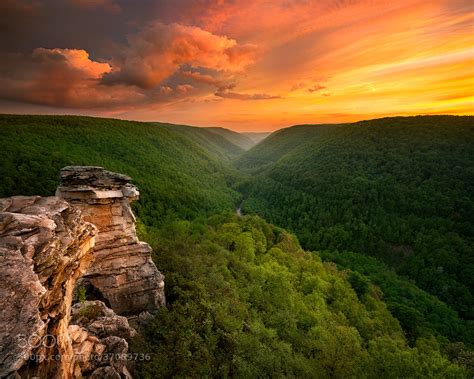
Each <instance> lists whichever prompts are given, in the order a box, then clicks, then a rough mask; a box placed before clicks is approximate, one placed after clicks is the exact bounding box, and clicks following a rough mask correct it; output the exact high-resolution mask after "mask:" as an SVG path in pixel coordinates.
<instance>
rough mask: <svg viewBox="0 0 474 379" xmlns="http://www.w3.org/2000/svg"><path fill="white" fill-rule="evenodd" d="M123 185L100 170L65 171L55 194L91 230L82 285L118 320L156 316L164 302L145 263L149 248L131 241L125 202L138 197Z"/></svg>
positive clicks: (158, 280)
mask: <svg viewBox="0 0 474 379" xmlns="http://www.w3.org/2000/svg"><path fill="white" fill-rule="evenodd" d="M129 182H130V178H129V177H127V176H125V175H122V174H117V173H114V172H110V171H106V170H104V169H103V168H102V167H93V166H68V167H65V168H63V169H62V170H61V184H60V186H59V187H58V189H57V192H56V195H57V196H58V197H61V198H63V199H65V200H67V201H68V202H69V203H71V204H73V205H74V206H75V207H77V208H78V209H80V210H81V212H82V214H83V217H84V219H85V220H86V221H88V222H91V223H93V224H94V225H95V226H97V228H98V230H99V232H98V235H97V237H96V244H95V248H94V252H93V255H94V263H93V264H92V265H91V267H90V268H89V270H88V271H87V273H86V275H85V276H84V281H83V283H82V285H84V286H86V287H92V288H90V291H92V292H93V293H94V295H95V296H96V298H99V299H101V300H103V301H104V302H105V303H106V304H107V305H108V306H110V307H111V308H112V309H113V310H114V311H115V312H116V313H118V314H138V313H140V312H142V311H150V310H151V311H152V310H156V309H157V308H158V307H160V306H161V305H163V304H164V302H165V297H164V281H163V279H164V278H163V275H161V273H160V272H159V271H158V270H157V268H156V266H155V265H154V263H153V261H152V260H151V248H150V246H149V245H148V244H147V243H144V242H141V241H139V240H138V238H137V235H136V230H135V217H134V215H133V213H132V210H131V208H130V202H131V201H134V200H136V199H138V196H139V192H138V190H137V188H136V187H135V186H133V185H131V184H130V183H129Z"/></svg>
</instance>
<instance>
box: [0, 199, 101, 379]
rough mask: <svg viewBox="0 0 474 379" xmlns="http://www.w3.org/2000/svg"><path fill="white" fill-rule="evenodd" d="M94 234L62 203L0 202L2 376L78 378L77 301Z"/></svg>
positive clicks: (0, 355) (45, 200) (52, 200)
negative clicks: (73, 332)
mask: <svg viewBox="0 0 474 379" xmlns="http://www.w3.org/2000/svg"><path fill="white" fill-rule="evenodd" d="M95 234H96V228H95V227H94V226H93V225H92V224H90V223H88V222H85V221H84V220H83V218H82V216H81V214H80V211H79V210H77V209H75V208H73V207H71V206H70V205H69V204H68V203H67V202H66V201H64V200H62V199H58V198H56V197H45V198H42V197H39V196H28V197H24V196H15V197H11V198H6V199H0V265H1V267H2V270H1V275H0V308H1V313H0V328H1V329H0V341H1V343H0V377H6V376H9V375H18V374H19V375H21V376H22V377H35V376H36V377H39V378H55V377H58V378H59V377H66V378H67V377H71V376H72V373H73V370H74V356H73V350H72V344H71V340H70V338H69V333H68V326H69V316H70V309H71V303H72V294H73V289H74V285H75V283H76V280H77V278H79V277H80V276H82V275H83V274H84V272H85V270H86V269H87V268H88V266H89V265H90V263H91V261H92V258H93V256H92V253H91V251H92V248H93V246H94V238H95ZM31 357H34V359H30V358H31Z"/></svg>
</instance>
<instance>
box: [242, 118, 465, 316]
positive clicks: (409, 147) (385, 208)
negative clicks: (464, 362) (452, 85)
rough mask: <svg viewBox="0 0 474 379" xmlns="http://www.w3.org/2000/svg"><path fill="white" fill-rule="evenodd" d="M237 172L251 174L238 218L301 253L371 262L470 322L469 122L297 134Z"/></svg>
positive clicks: (412, 122) (371, 125)
mask: <svg viewBox="0 0 474 379" xmlns="http://www.w3.org/2000/svg"><path fill="white" fill-rule="evenodd" d="M237 166H238V167H239V168H240V169H243V170H244V171H247V172H249V173H253V174H254V175H253V176H252V178H251V179H250V180H248V181H247V182H246V183H244V184H243V185H242V187H241V190H242V191H243V192H244V194H245V196H246V200H245V202H244V204H243V210H244V212H250V213H258V214H260V215H262V216H263V217H265V218H267V219H268V220H270V221H271V222H273V223H276V224H278V225H281V226H285V227H288V228H290V229H291V230H292V231H294V232H296V234H297V235H298V236H299V238H300V239H301V241H302V244H303V246H304V247H305V248H308V249H312V250H330V251H339V252H342V251H354V252H357V253H360V254H367V255H370V256H373V257H376V258H377V259H379V260H381V261H383V262H385V264H387V265H388V266H389V267H392V268H394V269H395V270H396V272H397V273H398V274H400V275H406V276H408V277H409V278H411V279H413V280H414V281H415V283H416V284H417V286H419V287H421V288H423V289H425V290H426V291H428V292H430V293H432V294H433V295H435V296H438V297H439V298H440V299H441V300H443V301H445V302H446V303H447V304H449V305H450V306H451V307H453V308H454V309H455V310H457V311H458V312H459V314H460V315H461V316H462V317H463V318H465V319H473V318H474V314H473V312H474V301H473V289H474V283H473V279H474V252H473V250H474V249H473V246H474V235H473V230H474V225H473V223H474V200H473V199H474V123H473V117H454V116H432V117H409V118H387V119H380V120H372V121H364V122H359V123H354V124H341V125H316V126H311V125H306V126H296V127H292V128H288V129H284V130H281V131H278V132H276V133H274V134H272V135H271V136H270V137H268V138H267V139H266V140H265V141H263V142H262V143H261V144H260V145H258V146H257V147H256V148H254V149H251V150H249V151H248V152H246V153H245V154H244V155H243V156H242V157H241V158H239V160H238V162H237ZM256 174H258V175H256Z"/></svg>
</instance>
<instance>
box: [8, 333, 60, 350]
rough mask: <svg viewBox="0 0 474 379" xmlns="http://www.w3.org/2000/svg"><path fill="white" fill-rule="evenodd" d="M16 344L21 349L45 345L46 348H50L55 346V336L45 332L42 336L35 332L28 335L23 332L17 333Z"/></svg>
mask: <svg viewBox="0 0 474 379" xmlns="http://www.w3.org/2000/svg"><path fill="white" fill-rule="evenodd" d="M17 338H18V346H19V347H20V348H22V349H27V348H30V349H36V348H38V347H45V348H47V349H50V348H52V347H55V346H56V344H57V339H56V336H53V335H52V334H45V335H43V336H40V335H39V334H37V333H33V334H32V335H30V336H27V335H25V334H18V336H17Z"/></svg>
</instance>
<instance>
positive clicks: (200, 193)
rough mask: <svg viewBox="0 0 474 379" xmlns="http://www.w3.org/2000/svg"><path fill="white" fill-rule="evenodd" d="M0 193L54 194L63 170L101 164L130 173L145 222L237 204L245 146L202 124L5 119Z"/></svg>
mask: <svg viewBox="0 0 474 379" xmlns="http://www.w3.org/2000/svg"><path fill="white" fill-rule="evenodd" d="M0 140H1V141H2V149H1V150H0V162H1V164H0V178H1V181H0V197H4V196H11V195H20V194H21V195H54V191H55V189H56V186H57V185H58V173H59V170H60V169H61V168H62V167H64V166H67V165H96V166H103V167H105V168H107V169H108V170H112V171H117V172H121V173H124V174H127V175H130V176H131V177H132V178H133V179H134V181H135V183H136V184H137V185H138V187H139V188H140V191H141V194H142V196H141V199H140V201H139V202H138V204H136V205H135V210H136V212H137V213H138V215H139V217H140V218H141V219H142V220H143V221H144V222H146V223H148V224H157V223H160V222H161V221H162V220H163V219H164V217H165V215H167V214H168V213H170V212H171V213H173V214H176V215H178V216H179V217H183V218H192V217H196V216H197V215H201V214H203V213H204V214H206V213H207V214H209V213H213V212H216V211H218V210H222V209H232V208H233V207H234V204H235V203H236V202H237V199H238V194H237V193H236V192H235V191H234V190H232V189H231V187H230V183H231V182H233V181H234V178H235V175H236V172H235V170H234V169H232V168H231V167H230V165H229V162H230V158H231V157H235V156H236V155H237V154H239V153H241V152H242V151H243V150H242V149H240V148H239V147H237V146H235V145H233V144H232V143H230V142H229V141H227V140H225V139H223V138H222V137H220V136H218V135H216V134H214V133H211V132H209V131H207V130H205V129H200V128H193V127H189V126H177V125H169V124H158V123H140V122H130V121H120V120H112V119H100V118H91V117H75V116H7V115H3V116H0Z"/></svg>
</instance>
